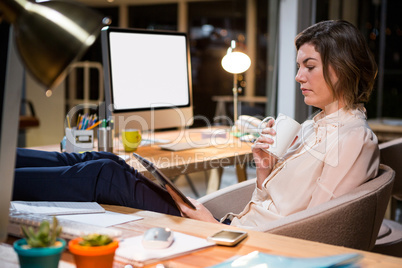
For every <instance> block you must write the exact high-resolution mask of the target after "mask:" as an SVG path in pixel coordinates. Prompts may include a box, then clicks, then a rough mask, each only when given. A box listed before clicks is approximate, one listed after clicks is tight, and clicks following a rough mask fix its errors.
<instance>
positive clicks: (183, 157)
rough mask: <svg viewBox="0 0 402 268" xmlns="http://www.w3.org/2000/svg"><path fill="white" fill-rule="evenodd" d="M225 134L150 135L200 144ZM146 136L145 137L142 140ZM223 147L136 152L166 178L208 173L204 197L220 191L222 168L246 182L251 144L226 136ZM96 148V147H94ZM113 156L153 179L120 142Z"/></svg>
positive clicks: (195, 131) (52, 147)
mask: <svg viewBox="0 0 402 268" xmlns="http://www.w3.org/2000/svg"><path fill="white" fill-rule="evenodd" d="M223 130H224V131H228V130H229V128H227V127H224V128H216V127H213V128H195V129H186V130H182V131H180V130H175V131H164V132H155V133H153V134H151V138H154V139H166V140H169V141H173V142H180V141H183V140H187V141H194V142H197V141H200V140H201V139H202V138H203V136H204V138H205V137H206V136H208V135H212V139H217V138H218V137H219V135H220V134H222V131H223ZM145 136H147V137H148V134H144V137H145ZM224 140H225V144H222V145H218V146H211V147H206V148H198V149H190V150H184V151H177V152H173V151H168V150H163V149H161V148H160V147H159V146H158V145H147V146H142V147H139V148H138V149H137V151H136V153H138V154H139V155H141V156H143V157H145V158H147V159H149V160H150V161H151V162H153V163H154V164H155V165H156V166H157V167H158V168H160V170H161V171H162V172H163V173H164V174H165V175H166V176H168V177H169V178H174V177H176V176H179V175H184V174H189V173H192V172H197V171H204V170H211V172H210V176H209V180H208V189H207V193H210V192H213V191H216V190H218V189H219V185H220V179H221V175H222V172H223V167H225V166H231V165H234V166H236V171H237V176H238V180H239V182H240V181H244V180H246V179H247V174H246V167H247V164H248V162H250V161H251V160H252V153H251V145H252V144H251V143H247V142H241V141H240V140H239V139H238V138H236V137H233V136H232V135H230V133H229V132H227V135H226V138H225V139H224ZM95 148H97V146H96V145H95ZM33 149H39V150H46V151H60V146H59V145H49V146H40V147H34V148H33ZM114 153H116V154H118V155H127V156H128V157H130V159H129V160H128V161H127V162H128V163H129V164H130V165H131V166H133V167H134V168H136V169H137V170H138V171H139V172H141V173H142V174H144V175H145V176H146V177H148V178H153V176H152V175H151V174H150V173H149V172H148V171H147V170H146V169H145V168H144V167H143V166H142V165H141V164H140V163H139V162H138V161H137V160H136V159H135V158H134V157H133V156H132V153H126V152H124V149H123V145H122V144H121V141H120V140H119V139H116V140H115V144H114Z"/></svg>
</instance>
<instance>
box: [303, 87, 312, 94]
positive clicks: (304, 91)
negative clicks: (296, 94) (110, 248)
mask: <svg viewBox="0 0 402 268" xmlns="http://www.w3.org/2000/svg"><path fill="white" fill-rule="evenodd" d="M301 91H302V93H303V94H305V93H308V92H310V91H311V90H310V89H307V88H301Z"/></svg>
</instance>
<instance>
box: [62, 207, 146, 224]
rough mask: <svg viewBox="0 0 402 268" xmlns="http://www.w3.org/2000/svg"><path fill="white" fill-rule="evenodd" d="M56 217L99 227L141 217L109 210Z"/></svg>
mask: <svg viewBox="0 0 402 268" xmlns="http://www.w3.org/2000/svg"><path fill="white" fill-rule="evenodd" d="M57 218H58V219H63V220H70V221H76V222H81V223H85V224H91V225H96V226H101V227H110V226H113V225H117V224H122V223H126V222H129V221H136V220H140V219H142V217H138V216H134V215H127V214H121V213H116V212H111V211H106V212H105V213H98V214H79V215H63V216H57Z"/></svg>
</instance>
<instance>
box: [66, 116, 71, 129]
mask: <svg viewBox="0 0 402 268" xmlns="http://www.w3.org/2000/svg"><path fill="white" fill-rule="evenodd" d="M66 119H67V125H68V128H71V124H70V116H68V115H67V118H66Z"/></svg>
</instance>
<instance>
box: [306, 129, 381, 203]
mask: <svg viewBox="0 0 402 268" xmlns="http://www.w3.org/2000/svg"><path fill="white" fill-rule="evenodd" d="M379 162H380V160H379V149H378V141H377V137H376V136H375V135H374V134H373V132H372V131H371V130H370V129H369V128H366V127H363V126H361V127H358V128H356V129H354V130H352V131H350V132H348V133H347V135H345V136H344V137H341V138H340V140H339V143H338V146H336V145H335V146H333V148H331V151H330V152H329V153H328V154H327V156H326V158H325V159H324V167H323V171H322V173H321V177H319V178H318V179H317V181H316V186H315V189H314V191H313V193H312V198H311V202H310V204H309V205H308V207H314V206H317V205H319V204H321V203H324V202H326V201H329V200H331V199H333V198H335V197H338V196H341V195H343V194H345V193H347V192H349V191H350V190H352V189H354V188H356V187H357V186H359V185H361V184H363V183H364V182H366V181H367V180H368V179H370V178H373V177H375V176H376V175H377V171H378V168H379Z"/></svg>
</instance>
